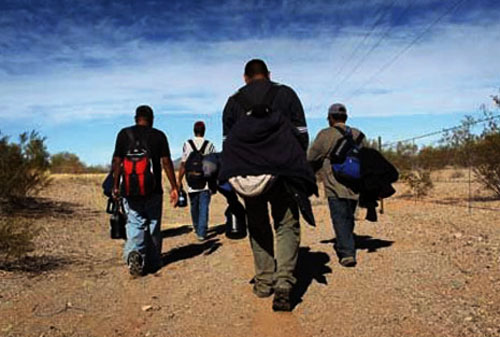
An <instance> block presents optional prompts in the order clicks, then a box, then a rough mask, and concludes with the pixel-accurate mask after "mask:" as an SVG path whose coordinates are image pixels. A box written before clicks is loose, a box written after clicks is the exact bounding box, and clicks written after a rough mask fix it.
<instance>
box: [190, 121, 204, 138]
mask: <svg viewBox="0 0 500 337" xmlns="http://www.w3.org/2000/svg"><path fill="white" fill-rule="evenodd" d="M193 132H194V135H195V136H196V137H203V136H205V123H203V122H202V121H197V122H196V123H194V127H193Z"/></svg>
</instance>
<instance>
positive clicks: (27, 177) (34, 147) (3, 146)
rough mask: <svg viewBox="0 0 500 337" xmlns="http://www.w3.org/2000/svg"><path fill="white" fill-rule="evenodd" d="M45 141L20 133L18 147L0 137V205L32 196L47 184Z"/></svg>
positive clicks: (35, 133)
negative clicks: (0, 202) (1, 202)
mask: <svg viewBox="0 0 500 337" xmlns="http://www.w3.org/2000/svg"><path fill="white" fill-rule="evenodd" d="M44 142H45V138H43V137H41V136H40V135H39V134H38V133H37V132H35V131H32V132H31V133H23V134H21V135H20V136H19V143H10V142H9V138H8V137H7V136H2V135H1V134H0V186H1V188H0V201H4V202H5V201H7V202H11V201H14V200H16V199H23V198H26V197H28V196H31V195H34V194H36V193H37V192H39V191H40V190H41V189H42V188H44V187H45V186H46V185H47V184H48V183H49V177H48V174H47V169H48V167H49V154H48V152H47V149H46V146H45V144H44Z"/></svg>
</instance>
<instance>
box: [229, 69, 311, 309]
mask: <svg viewBox="0 0 500 337" xmlns="http://www.w3.org/2000/svg"><path fill="white" fill-rule="evenodd" d="M244 80H245V83H246V85H245V86H244V87H242V88H240V89H239V90H238V92H237V93H236V94H235V95H233V96H231V97H230V98H229V100H228V101H227V103H226V106H225V108H224V112H223V117H222V118H223V135H224V139H225V142H224V148H223V152H222V157H223V163H222V169H221V174H220V175H219V177H220V178H222V179H223V180H224V179H228V178H230V177H234V176H235V175H261V174H272V175H277V176H278V178H277V179H276V180H275V181H274V183H273V184H272V186H271V187H270V188H269V189H267V190H266V191H265V192H263V193H262V194H259V195H257V196H254V197H244V200H245V206H246V211H247V220H248V231H249V236H250V243H251V247H252V251H253V255H254V263H255V277H254V281H255V284H254V288H253V291H254V293H255V295H256V296H258V297H268V296H270V295H271V294H272V293H273V292H274V293H275V295H274V300H273V309H274V310H278V311H290V310H291V309H292V303H291V301H290V294H291V290H292V287H293V285H294V284H295V283H296V279H295V277H294V276H293V272H294V270H295V266H296V264H297V257H298V251H299V244H300V224H299V209H298V206H297V202H296V200H294V198H293V195H292V193H290V190H289V188H287V185H286V184H285V182H284V179H282V177H281V176H280V173H282V172H284V171H287V169H288V168H287V167H283V166H282V167H280V164H279V163H280V162H282V163H285V162H289V161H290V159H291V158H292V157H287V156H286V155H287V154H288V153H286V152H287V150H285V148H288V149H291V151H294V153H293V154H292V155H293V156H295V157H294V158H298V159H299V161H301V160H300V159H302V158H303V163H304V164H303V165H302V166H303V167H299V169H298V170H295V171H294V170H292V169H289V170H288V171H287V172H286V173H285V174H286V175H293V174H294V173H296V174H298V175H299V176H301V177H306V180H308V179H309V180H308V181H310V184H312V185H314V187H315V180H314V174H313V173H312V170H311V171H310V172H309V171H308V165H307V162H306V158H305V151H306V149H307V146H308V141H309V140H308V139H309V136H308V134H307V127H306V121H305V116H304V111H303V109H302V104H301V103H300V100H299V98H298V97H297V95H296V94H295V92H294V91H293V90H292V89H291V88H289V87H287V86H284V85H279V84H277V83H274V82H271V80H270V73H269V71H268V69H267V66H266V64H265V63H264V62H263V61H262V60H251V61H249V62H248V63H247V64H246V66H245V73H244ZM271 91H274V94H272V96H274V97H273V99H272V100H271V102H270V104H269V105H270V107H271V108H272V114H273V117H272V118H270V119H271V120H270V123H271V124H272V125H274V126H275V127H276V132H275V133H273V132H271V134H272V136H271V138H273V137H274V138H273V139H270V138H268V134H269V130H270V129H269V128H268V126H269V123H268V122H269V119H266V118H262V120H258V119H254V120H252V121H251V123H249V124H248V128H250V129H251V130H248V128H245V126H243V125H241V123H240V124H238V122H242V123H245V122H246V120H245V118H249V113H248V112H249V110H248V109H249V107H251V106H256V105H258V104H262V103H263V101H264V100H265V99H266V97H268V96H269V93H270V92H271ZM285 123H286V125H285ZM272 125H271V129H272V127H273V126H272ZM232 130H233V131H234V132H235V133H231V131H232ZM252 130H254V131H256V132H257V131H262V132H261V133H259V134H254V132H252ZM277 133H280V134H283V135H285V138H286V137H288V138H286V139H287V141H288V142H289V144H285V143H284V142H283V141H282V139H283V138H280V137H279V136H278V135H277ZM226 137H227V140H226ZM246 137H248V138H252V139H246ZM259 137H261V138H259ZM290 137H291V138H290ZM275 138H276V139H275ZM247 140H248V144H252V145H251V146H249V147H245V144H246V141H247ZM276 142H278V144H276ZM229 144H230V145H231V147H234V146H236V147H238V149H235V148H228V145H229ZM266 144H268V145H270V146H274V148H275V147H276V146H281V149H282V151H280V152H282V153H279V154H280V156H274V157H272V158H269V157H266V154H268V153H264V152H261V151H260V150H259V149H264V151H265V149H270V148H269V147H267V146H266ZM240 150H242V151H240ZM271 151H272V149H271ZM243 152H245V154H243ZM275 152H276V151H274V153H275ZM249 158H251V160H250V159H249ZM226 159H227V161H226ZM270 163H275V164H272V165H270ZM294 165H295V163H294ZM297 166H298V165H297ZM297 166H296V167H297ZM301 170H302V172H298V171H301ZM292 171H293V172H292ZM307 178H308V179H307ZM268 203H270V204H271V214H272V217H273V223H274V229H275V232H276V255H275V254H274V238H273V230H272V227H271V224H270V221H269V213H268ZM275 258H276V261H275Z"/></svg>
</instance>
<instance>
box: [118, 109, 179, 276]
mask: <svg viewBox="0 0 500 337" xmlns="http://www.w3.org/2000/svg"><path fill="white" fill-rule="evenodd" d="M153 118H154V117H153V110H152V109H151V108H150V107H149V106H147V105H141V106H139V107H137V109H136V114H135V122H136V124H135V125H134V126H130V127H127V128H124V129H122V130H121V131H120V132H119V133H118V136H117V138H116V145H115V151H114V154H113V191H112V194H113V198H115V199H120V198H122V199H123V206H124V209H125V213H126V215H127V225H126V229H127V242H126V243H125V248H124V259H125V261H126V262H127V265H128V267H129V271H130V274H131V275H132V276H142V275H144V274H145V273H147V272H154V271H156V270H157V269H159V268H160V267H161V247H162V236H161V215H162V204H163V189H162V184H161V170H162V167H163V170H164V171H165V173H166V175H167V178H168V180H169V182H170V187H171V189H170V203H171V204H172V205H175V204H176V203H177V199H178V187H177V184H176V181H175V173H174V168H173V165H172V160H171V158H170V149H169V146H168V141H167V137H166V136H165V134H164V133H163V132H162V131H160V130H158V129H155V128H153Z"/></svg>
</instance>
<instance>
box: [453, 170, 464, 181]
mask: <svg viewBox="0 0 500 337" xmlns="http://www.w3.org/2000/svg"><path fill="white" fill-rule="evenodd" d="M464 176H465V174H464V173H463V172H462V171H460V170H455V171H453V173H452V174H451V175H450V178H451V179H460V178H463V177H464Z"/></svg>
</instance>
